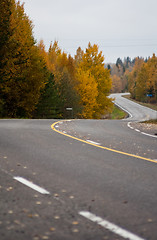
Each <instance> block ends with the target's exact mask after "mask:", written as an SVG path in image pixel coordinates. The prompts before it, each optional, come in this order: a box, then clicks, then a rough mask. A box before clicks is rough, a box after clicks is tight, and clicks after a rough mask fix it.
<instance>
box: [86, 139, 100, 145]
mask: <svg viewBox="0 0 157 240" xmlns="http://www.w3.org/2000/svg"><path fill="white" fill-rule="evenodd" d="M86 141H87V142H89V143H92V144H95V145H100V143H98V142H94V141H91V140H86Z"/></svg>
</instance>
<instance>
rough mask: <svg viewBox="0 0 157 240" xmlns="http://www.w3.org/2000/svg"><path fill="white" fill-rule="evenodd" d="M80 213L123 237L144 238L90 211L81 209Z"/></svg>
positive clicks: (135, 239)
mask: <svg viewBox="0 0 157 240" xmlns="http://www.w3.org/2000/svg"><path fill="white" fill-rule="evenodd" d="M79 214H80V215H81V216H83V217H85V218H87V219H89V220H91V221H92V222H96V223H97V224H98V225H100V226H102V227H104V228H106V229H108V230H110V231H111V232H113V233H115V234H117V235H119V236H121V237H123V238H126V239H129V240H144V238H141V237H138V236H137V235H135V234H133V233H131V232H129V231H127V230H125V229H123V228H121V227H119V226H117V225H115V224H113V223H110V222H109V221H106V220H104V219H102V218H100V217H98V216H96V215H94V214H92V213H90V212H86V211H81V212H79Z"/></svg>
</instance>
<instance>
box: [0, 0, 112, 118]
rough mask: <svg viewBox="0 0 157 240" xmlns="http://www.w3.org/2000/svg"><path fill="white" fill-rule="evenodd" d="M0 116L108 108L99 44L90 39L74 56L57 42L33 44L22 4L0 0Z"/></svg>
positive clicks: (93, 114) (79, 113)
mask: <svg viewBox="0 0 157 240" xmlns="http://www.w3.org/2000/svg"><path fill="white" fill-rule="evenodd" d="M0 22H1V25H0V116H1V117H31V118H66V117H69V112H68V111H67V110H66V108H72V109H73V116H74V117H80V118H100V117H101V116H102V115H104V114H106V113H108V112H110V111H111V109H112V102H111V100H110V99H108V98H107V96H108V94H109V92H110V89H111V84H112V83H111V77H110V71H109V70H108V69H105V67H104V57H103V55H102V52H101V51H100V52H99V49H98V46H97V45H96V44H94V45H93V46H92V45H91V44H90V43H89V45H88V47H87V49H86V50H85V52H84V51H82V49H81V48H80V47H79V48H78V49H77V52H76V55H75V57H74V58H73V57H71V56H70V55H67V54H66V53H65V52H63V51H61V49H60V48H59V46H58V43H57V42H56V41H55V42H54V43H53V44H52V43H51V44H50V47H49V50H48V51H46V50H45V46H44V43H43V41H41V42H40V43H39V44H36V42H35V39H34V37H33V34H32V28H33V26H32V22H31V21H30V20H29V18H28V16H27V15H26V14H25V11H24V5H21V4H20V2H19V1H18V2H16V1H15V0H2V1H1V2H0Z"/></svg>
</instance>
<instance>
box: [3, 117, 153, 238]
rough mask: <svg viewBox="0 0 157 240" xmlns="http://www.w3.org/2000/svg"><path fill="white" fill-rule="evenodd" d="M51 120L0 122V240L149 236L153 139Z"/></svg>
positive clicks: (92, 123) (109, 125) (121, 125)
mask: <svg viewBox="0 0 157 240" xmlns="http://www.w3.org/2000/svg"><path fill="white" fill-rule="evenodd" d="M54 122H55V120H0V239H1V240H15V239H16V240H18V239H19V240H23V239H24V240H28V239H33V240H38V239H55V240H62V239H63V240H64V239H65V240H66V239H67V240H70V239H74V240H75V239H76V240H77V239H79V240H97V239H98V240H100V239H108V240H121V239H131V240H140V239H151V240H156V239H157V204H156V203H157V187H156V182H157V165H156V162H157V160H156V159H157V148H156V146H157V139H156V138H151V137H148V136H144V135H142V134H139V133H138V132H136V131H132V130H131V129H129V128H128V126H127V121H123V120H122V121H109V120H74V121H68V122H67V121H62V122H59V123H57V124H55V125H54V129H56V130H53V129H52V128H51V125H52V124H53V123H54ZM57 131H60V132H61V133H62V134H60V133H58V132H57ZM67 135H71V136H74V137H75V139H74V138H71V137H69V136H67ZM79 139H81V140H79ZM26 180H27V181H29V182H26ZM20 181H22V183H21V182H20ZM32 183H33V184H35V185H33V184H32ZM25 184H28V185H29V186H26V185H25ZM36 185H37V186H36ZM39 186H40V187H41V188H42V189H40V188H39ZM96 216H97V218H96ZM98 217H99V218H98ZM112 224H114V225H112Z"/></svg>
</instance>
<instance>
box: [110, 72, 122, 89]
mask: <svg viewBox="0 0 157 240" xmlns="http://www.w3.org/2000/svg"><path fill="white" fill-rule="evenodd" d="M111 78H112V89H111V91H112V92H113V93H120V92H121V90H122V81H121V78H120V77H119V76H117V75H116V74H114V75H113V76H112V77H111Z"/></svg>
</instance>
